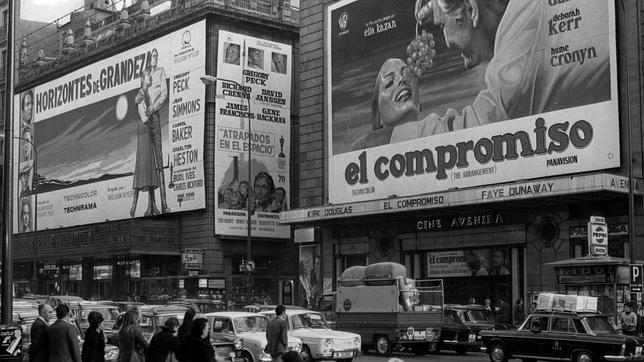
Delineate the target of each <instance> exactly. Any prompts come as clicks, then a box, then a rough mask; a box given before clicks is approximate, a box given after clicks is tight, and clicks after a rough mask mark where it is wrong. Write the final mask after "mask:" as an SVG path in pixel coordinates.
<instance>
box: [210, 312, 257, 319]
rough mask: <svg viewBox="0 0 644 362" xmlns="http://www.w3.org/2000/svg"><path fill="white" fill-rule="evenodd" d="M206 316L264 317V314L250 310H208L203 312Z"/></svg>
mask: <svg viewBox="0 0 644 362" xmlns="http://www.w3.org/2000/svg"><path fill="white" fill-rule="evenodd" d="M204 315H205V316H206V317H229V318H236V317H257V316H262V317H266V316H265V315H263V314H261V313H250V312H210V313H206V314H204Z"/></svg>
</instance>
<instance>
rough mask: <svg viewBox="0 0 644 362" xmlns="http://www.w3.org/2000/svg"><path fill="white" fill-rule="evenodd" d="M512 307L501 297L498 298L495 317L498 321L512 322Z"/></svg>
mask: <svg viewBox="0 0 644 362" xmlns="http://www.w3.org/2000/svg"><path fill="white" fill-rule="evenodd" d="M511 308H512V307H511V306H510V305H508V303H506V302H505V301H504V300H503V299H502V298H499V307H498V314H497V318H498V321H499V322H500V323H505V324H512V309H511Z"/></svg>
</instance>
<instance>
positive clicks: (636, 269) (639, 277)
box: [631, 264, 644, 293]
mask: <svg viewBox="0 0 644 362" xmlns="http://www.w3.org/2000/svg"><path fill="white" fill-rule="evenodd" d="M643 274H644V265H642V264H631V293H641V292H642V281H643V279H644V275H643Z"/></svg>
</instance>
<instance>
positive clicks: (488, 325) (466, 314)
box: [445, 304, 515, 351]
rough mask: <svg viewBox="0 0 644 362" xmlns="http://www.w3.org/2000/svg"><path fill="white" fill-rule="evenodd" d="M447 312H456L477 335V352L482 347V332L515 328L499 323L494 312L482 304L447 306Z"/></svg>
mask: <svg viewBox="0 0 644 362" xmlns="http://www.w3.org/2000/svg"><path fill="white" fill-rule="evenodd" d="M445 310H453V311H455V312H456V314H457V315H458V317H459V318H460V320H461V321H462V322H463V324H465V325H466V326H468V327H470V329H471V330H472V333H474V334H475V335H476V342H477V346H476V347H475V349H476V350H477V351H478V350H479V347H480V342H481V331H484V330H487V329H493V330H504V329H514V328H515V327H514V326H513V325H508V324H504V323H499V322H497V321H496V319H495V318H494V315H493V314H492V312H491V311H489V310H487V309H485V306H482V305H480V304H445Z"/></svg>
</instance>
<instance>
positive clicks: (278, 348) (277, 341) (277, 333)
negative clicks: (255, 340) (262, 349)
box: [266, 304, 288, 362]
mask: <svg viewBox="0 0 644 362" xmlns="http://www.w3.org/2000/svg"><path fill="white" fill-rule="evenodd" d="M285 311H286V308H284V306H283V305H281V304H280V305H278V306H277V307H276V308H275V318H273V319H271V321H270V322H268V326H267V327H266V341H267V344H266V353H268V354H270V355H271V357H272V358H273V362H278V361H279V360H280V356H281V355H282V353H284V352H285V351H286V347H287V346H288V336H287V334H286V331H287V330H288V322H286V313H284V312H285Z"/></svg>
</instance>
